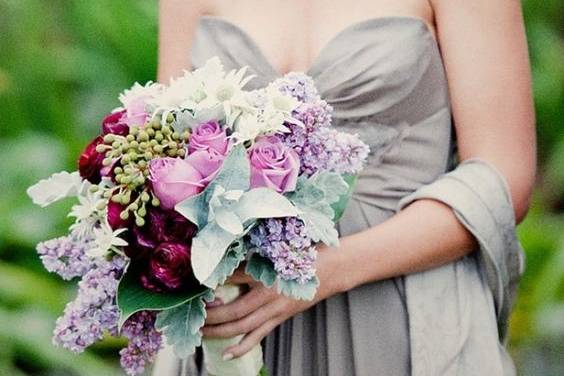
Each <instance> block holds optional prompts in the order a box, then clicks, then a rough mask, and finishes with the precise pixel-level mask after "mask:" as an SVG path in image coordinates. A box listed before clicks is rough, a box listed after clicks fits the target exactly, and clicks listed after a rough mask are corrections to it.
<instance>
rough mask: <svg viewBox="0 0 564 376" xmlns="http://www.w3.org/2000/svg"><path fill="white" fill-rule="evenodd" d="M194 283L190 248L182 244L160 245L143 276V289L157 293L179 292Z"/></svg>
mask: <svg viewBox="0 0 564 376" xmlns="http://www.w3.org/2000/svg"><path fill="white" fill-rule="evenodd" d="M193 283H195V278H194V275H193V272H192V266H191V264H190V247H189V246H187V245H185V244H182V243H162V244H160V245H159V246H158V247H157V249H156V250H155V251H154V252H153V254H152V255H151V259H150V260H149V267H148V270H146V271H145V272H144V273H143V274H142V275H141V284H142V285H143V287H144V288H146V289H149V290H153V291H157V292H161V291H167V290H168V291H171V290H179V289H181V288H183V287H186V286H189V285H191V284H193Z"/></svg>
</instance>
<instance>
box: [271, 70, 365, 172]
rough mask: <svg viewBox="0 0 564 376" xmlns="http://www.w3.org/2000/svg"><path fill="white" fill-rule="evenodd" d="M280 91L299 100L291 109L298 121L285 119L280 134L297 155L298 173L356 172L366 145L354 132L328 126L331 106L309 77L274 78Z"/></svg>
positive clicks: (362, 159) (296, 74) (296, 75)
mask: <svg viewBox="0 0 564 376" xmlns="http://www.w3.org/2000/svg"><path fill="white" fill-rule="evenodd" d="M275 85H277V87H278V88H279V90H280V91H281V92H282V93H285V94H288V95H291V96H293V97H294V98H296V99H297V100H298V101H300V102H302V103H301V104H300V105H299V106H298V107H297V108H296V109H295V110H294V112H293V113H292V116H293V117H294V118H296V119H298V120H299V121H300V122H301V123H302V124H291V123H288V124H286V126H287V127H288V128H289V129H290V132H289V133H285V134H284V135H283V136H282V138H283V140H284V143H285V144H286V145H288V146H290V147H292V148H293V149H294V150H295V151H296V152H297V153H298V155H299V156H300V162H301V167H300V168H301V171H300V172H301V173H302V174H304V175H306V176H311V175H313V174H314V173H316V172H317V171H320V170H324V171H332V172H337V173H340V174H345V173H347V174H356V173H358V172H359V171H360V170H361V169H362V165H363V163H364V160H365V159H366V158H367V156H368V151H369V150H368V146H366V144H364V143H363V142H362V141H361V140H360V138H359V137H358V136H356V135H351V134H347V133H343V132H338V131H337V130H335V129H331V128H330V127H329V126H330V125H331V119H332V113H333V108H332V107H331V106H330V105H329V104H328V103H327V102H325V101H324V100H322V99H321V97H320V96H319V93H318V92H317V89H316V88H315V84H314V82H313V80H312V79H311V78H310V77H308V76H306V75H304V74H301V73H290V74H288V75H286V76H284V77H283V78H281V79H279V80H277V81H276V82H275Z"/></svg>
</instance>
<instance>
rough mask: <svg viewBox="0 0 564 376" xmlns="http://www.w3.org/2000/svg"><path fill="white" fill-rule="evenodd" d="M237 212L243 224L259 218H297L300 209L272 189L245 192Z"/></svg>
mask: <svg viewBox="0 0 564 376" xmlns="http://www.w3.org/2000/svg"><path fill="white" fill-rule="evenodd" d="M235 210H236V212H237V215H238V216H239V218H241V221H242V222H243V223H245V222H247V221H249V220H251V219H257V218H280V217H295V216H296V215H297V214H298V209H296V207H295V206H294V205H292V202H290V201H289V200H288V199H287V198H286V197H284V196H283V195H281V194H280V193H278V192H276V191H274V190H272V189H270V188H255V189H251V190H250V191H248V192H245V193H244V194H243V196H242V197H241V198H240V199H239V202H238V203H237V205H236V207H235Z"/></svg>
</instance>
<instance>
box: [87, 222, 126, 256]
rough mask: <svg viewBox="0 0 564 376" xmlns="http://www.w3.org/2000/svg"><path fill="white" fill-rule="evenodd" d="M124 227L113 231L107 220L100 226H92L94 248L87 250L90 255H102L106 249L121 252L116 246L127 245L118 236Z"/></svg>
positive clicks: (124, 229)
mask: <svg viewBox="0 0 564 376" xmlns="http://www.w3.org/2000/svg"><path fill="white" fill-rule="evenodd" d="M126 230H127V229H126V228H120V229H117V230H115V231H113V230H112V228H111V227H110V225H109V224H108V222H107V221H105V222H102V223H101V224H100V227H97V228H94V245H95V247H94V248H91V249H90V250H88V251H87V254H88V255H89V256H91V257H103V256H105V255H106V254H107V253H108V251H110V250H111V251H114V252H116V253H119V254H123V252H122V251H121V250H119V249H118V248H117V247H125V246H127V242H126V241H125V240H123V239H122V238H120V237H119V235H120V234H122V233H123V232H124V231H126Z"/></svg>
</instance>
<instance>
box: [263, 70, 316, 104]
mask: <svg viewBox="0 0 564 376" xmlns="http://www.w3.org/2000/svg"><path fill="white" fill-rule="evenodd" d="M274 85H276V87H278V89H279V90H280V91H281V92H282V93H284V94H286V95H290V96H292V97H294V98H296V99H297V100H298V101H300V102H302V103H315V102H319V101H320V100H321V98H320V96H319V93H318V92H317V89H316V88H315V83H314V82H313V79H312V78H311V77H309V76H308V75H305V74H303V73H299V72H290V73H288V74H286V75H285V76H284V77H281V78H279V79H278V80H276V81H275V82H274Z"/></svg>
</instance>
